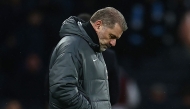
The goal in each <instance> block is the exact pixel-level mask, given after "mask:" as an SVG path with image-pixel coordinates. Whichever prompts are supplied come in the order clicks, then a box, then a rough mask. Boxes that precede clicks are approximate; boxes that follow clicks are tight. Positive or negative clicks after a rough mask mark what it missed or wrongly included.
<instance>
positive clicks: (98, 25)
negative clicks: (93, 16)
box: [94, 20, 102, 31]
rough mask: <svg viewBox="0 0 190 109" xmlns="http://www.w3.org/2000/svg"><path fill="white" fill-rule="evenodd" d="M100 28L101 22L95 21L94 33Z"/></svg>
mask: <svg viewBox="0 0 190 109" xmlns="http://www.w3.org/2000/svg"><path fill="white" fill-rule="evenodd" d="M101 26H102V21H101V20H97V21H96V22H94V29H95V30H96V31H98V30H99V29H100V28H101Z"/></svg>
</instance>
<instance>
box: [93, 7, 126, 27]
mask: <svg viewBox="0 0 190 109" xmlns="http://www.w3.org/2000/svg"><path fill="white" fill-rule="evenodd" d="M97 20H101V21H102V23H103V25H104V26H107V27H109V28H114V26H115V24H116V23H118V24H119V26H120V27H121V29H122V30H123V31H126V30H127V29H128V27H127V23H126V21H125V18H124V16H123V15H122V14H121V12H119V11H118V10H117V9H115V8H113V7H105V8H102V9H99V10H98V11H96V12H95V13H94V14H93V15H92V16H91V18H90V21H91V22H93V23H94V22H96V21H97Z"/></svg>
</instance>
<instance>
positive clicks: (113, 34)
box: [109, 33, 119, 39]
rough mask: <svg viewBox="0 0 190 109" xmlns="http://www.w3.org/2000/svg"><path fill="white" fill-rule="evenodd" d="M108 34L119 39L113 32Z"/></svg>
mask: <svg viewBox="0 0 190 109" xmlns="http://www.w3.org/2000/svg"><path fill="white" fill-rule="evenodd" d="M109 35H110V36H111V38H114V39H119V38H118V37H117V36H116V35H114V34H112V33H110V34H109Z"/></svg>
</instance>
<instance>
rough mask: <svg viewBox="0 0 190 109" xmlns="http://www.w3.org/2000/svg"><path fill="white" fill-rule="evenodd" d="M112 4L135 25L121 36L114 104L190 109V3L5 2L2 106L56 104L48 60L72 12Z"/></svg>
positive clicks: (126, 108)
mask: <svg viewBox="0 0 190 109" xmlns="http://www.w3.org/2000/svg"><path fill="white" fill-rule="evenodd" d="M106 6H112V7H115V8H116V9H118V10H119V11H121V12H122V13H123V15H124V16H125V18H126V21H127V23H128V27H129V29H128V30H127V31H126V32H124V34H123V36H122V37H121V39H119V40H118V41H117V45H116V47H113V48H112V49H113V50H114V51H115V52H116V55H117V58H118V63H119V66H120V70H119V75H120V77H119V78H120V85H119V86H120V95H118V96H119V100H118V103H117V104H115V105H114V106H113V109H190V11H189V9H190V0H1V1H0V8H1V9H0V108H1V109H48V108H47V105H48V84H47V82H48V65H49V59H50V55H51V52H52V50H53V48H54V46H55V45H56V44H57V42H58V41H59V40H60V37H59V29H60V27H61V24H62V22H63V21H64V20H65V19H66V18H68V17H69V16H77V15H79V14H81V13H89V14H93V12H95V11H96V10H98V9H100V8H103V7H106Z"/></svg>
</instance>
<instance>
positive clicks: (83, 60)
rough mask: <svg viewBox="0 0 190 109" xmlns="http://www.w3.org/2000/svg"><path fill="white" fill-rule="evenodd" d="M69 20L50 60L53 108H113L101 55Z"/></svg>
mask: <svg viewBox="0 0 190 109" xmlns="http://www.w3.org/2000/svg"><path fill="white" fill-rule="evenodd" d="M81 22H82V21H80V20H79V19H77V18H76V17H70V18H68V19H67V20H65V21H64V22H63V25H62V27H61V30H60V36H61V37H63V38H62V39H61V40H60V42H59V43H58V44H57V46H56V47H55V49H54V51H53V53H52V57H51V60H50V67H49V70H50V73H49V91H50V92H49V93H50V95H49V103H50V109H111V105H110V97H109V85H108V74H107V69H106V64H105V62H104V59H103V56H102V53H101V52H96V50H97V47H99V46H98V45H97V44H95V43H94V42H93V41H92V40H91V38H90V37H89V36H88V35H87V33H86V32H85V31H84V29H83V28H82V23H81Z"/></svg>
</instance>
